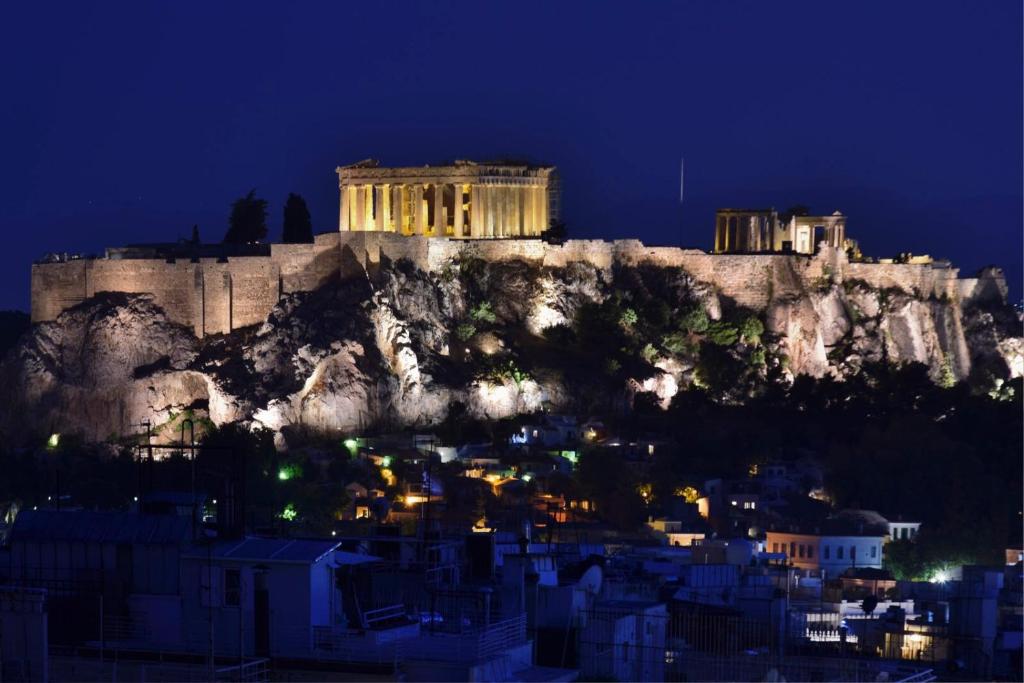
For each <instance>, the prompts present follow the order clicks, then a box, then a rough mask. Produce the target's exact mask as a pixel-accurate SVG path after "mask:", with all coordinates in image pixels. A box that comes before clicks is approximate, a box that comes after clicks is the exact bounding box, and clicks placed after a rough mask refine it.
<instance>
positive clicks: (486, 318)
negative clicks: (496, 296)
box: [469, 301, 498, 325]
mask: <svg viewBox="0 0 1024 683" xmlns="http://www.w3.org/2000/svg"><path fill="white" fill-rule="evenodd" d="M469 317H470V318H472V319H473V320H474V321H475V322H478V323H487V324H490V325H493V324H494V323H496V322H498V316H496V315H494V309H492V308H491V303H490V302H489V301H481V302H480V303H479V304H477V305H476V306H475V307H474V308H473V309H472V310H471V311H470V312H469Z"/></svg>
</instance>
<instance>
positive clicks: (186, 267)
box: [32, 232, 1005, 336]
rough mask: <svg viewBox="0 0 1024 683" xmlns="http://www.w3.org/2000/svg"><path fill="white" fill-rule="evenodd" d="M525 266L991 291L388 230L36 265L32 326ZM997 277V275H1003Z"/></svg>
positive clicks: (250, 304)
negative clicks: (221, 250)
mask: <svg viewBox="0 0 1024 683" xmlns="http://www.w3.org/2000/svg"><path fill="white" fill-rule="evenodd" d="M467 258H480V259H484V260H487V261H512V260H517V261H526V262H530V263H535V264H537V265H538V266H544V267H563V266H565V265H566V264H569V263H573V262H584V263H589V264H591V265H593V266H594V267H596V268H600V269H610V268H611V267H612V266H613V264H615V263H618V264H621V265H627V266H636V265H640V264H651V265H655V266H660V267H669V268H682V269H683V270H685V271H686V272H687V273H689V274H690V275H691V276H693V277H694V278H695V279H696V280H698V281H700V282H703V283H706V284H708V285H710V286H713V287H715V288H716V289H717V290H718V292H719V294H721V295H723V296H725V297H728V298H729V299H732V300H733V301H735V302H736V303H737V304H739V305H742V306H746V307H748V308H752V309H755V310H763V309H764V308H765V307H766V306H767V305H768V303H769V302H770V300H771V299H772V298H778V297H786V296H799V295H801V293H803V292H806V291H807V290H808V289H814V288H817V287H820V286H822V285H825V284H828V283H830V282H837V283H838V282H842V281H844V280H859V281H863V282H864V283H866V284H867V285H868V286H870V287H873V288H877V289H889V288H896V289H900V290H902V291H905V292H907V293H909V294H914V295H917V296H920V297H922V298H929V297H939V298H942V297H948V298H949V299H950V300H953V301H959V300H960V298H961V297H965V298H974V299H983V298H991V297H993V296H996V297H997V296H998V295H999V293H1000V292H1001V291H1005V283H1002V284H1003V288H1002V289H1000V288H999V284H1000V283H998V282H996V281H995V280H996V279H997V278H996V277H995V276H994V275H992V274H990V273H987V274H985V277H982V278H974V279H971V280H964V281H959V280H957V273H958V271H957V269H955V268H949V267H941V266H932V265H929V264H892V263H888V264H868V263H849V262H848V261H847V258H846V254H845V253H844V252H843V251H842V250H838V249H832V248H827V247H826V248H823V249H822V250H821V251H820V252H819V253H818V254H817V255H816V256H814V257H807V256H799V255H741V254H707V253H705V252H703V251H699V250H695V249H679V248H676V247H650V246H645V245H644V244H643V243H642V242H640V241H638V240H618V241H614V242H606V241H602V240H570V241H567V242H565V243H564V244H560V245H549V244H545V243H544V242H543V241H541V240H539V239H507V240H498V239H485V240H454V239H439V238H430V237H422V236H403V235H397V234H394V233H387V232H346V233H333V232H332V233H327V234H323V235H318V236H317V237H316V241H315V243H314V244H274V245H272V246H271V251H270V256H269V257H268V256H243V257H230V258H226V259H214V258H202V259H196V260H181V259H179V260H177V261H174V260H170V261H165V260H163V259H90V260H79V261H70V262H66V263H43V264H35V265H33V266H32V321H33V322H39V321H43V320H53V319H54V318H56V317H57V316H58V315H59V314H60V313H61V312H62V311H64V310H66V309H68V308H70V307H72V306H74V305H76V304H78V303H80V302H81V301H83V300H85V299H86V298H89V297H91V296H94V295H95V294H97V293H100V292H106V291H111V292H129V293H148V294H152V295H153V296H154V297H155V299H156V302H157V304H159V305H160V306H161V307H163V308H164V309H165V310H166V311H167V313H168V315H169V316H170V317H171V319H172V320H174V321H176V322H179V323H181V324H183V325H186V326H188V327H191V328H192V329H193V330H195V333H196V334H197V335H198V336H203V335H207V334H221V333H226V332H230V331H232V330H236V329H238V328H241V327H245V326H248V325H255V324H259V323H261V322H262V321H264V320H265V319H266V317H267V315H268V314H269V313H270V311H271V309H272V308H273V307H274V305H275V304H276V303H277V301H278V299H279V298H280V296H281V295H282V294H287V293H290V292H301V291H310V290H313V289H316V288H317V287H320V286H321V285H323V284H325V283H326V282H328V281H330V280H331V279H333V278H336V277H339V276H340V277H342V278H350V277H367V276H368V275H369V276H372V275H373V274H374V273H375V272H376V270H377V269H378V268H379V267H380V264H381V262H382V261H384V260H388V261H392V262H394V261H398V260H401V259H408V260H409V261H411V262H412V263H413V264H415V265H416V266H417V267H419V268H420V269H423V270H426V271H428V272H439V271H441V270H442V269H443V268H445V267H446V266H448V265H449V264H450V263H451V262H452V261H453V260H456V259H467ZM998 275H1000V276H1001V273H999V274H998Z"/></svg>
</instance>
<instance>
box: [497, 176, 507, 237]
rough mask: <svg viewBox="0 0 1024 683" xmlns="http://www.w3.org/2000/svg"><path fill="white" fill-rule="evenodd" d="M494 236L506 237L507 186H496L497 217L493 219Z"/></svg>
mask: <svg viewBox="0 0 1024 683" xmlns="http://www.w3.org/2000/svg"><path fill="white" fill-rule="evenodd" d="M494 223H495V225H494V236H495V237H508V188H507V187H505V186H501V187H499V188H498V218H497V220H495V222H494Z"/></svg>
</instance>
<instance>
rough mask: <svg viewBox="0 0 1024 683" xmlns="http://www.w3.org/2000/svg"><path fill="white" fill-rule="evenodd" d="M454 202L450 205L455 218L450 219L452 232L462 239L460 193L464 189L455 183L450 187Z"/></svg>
mask: <svg viewBox="0 0 1024 683" xmlns="http://www.w3.org/2000/svg"><path fill="white" fill-rule="evenodd" d="M452 189H453V191H454V192H453V196H454V198H455V199H454V201H453V203H452V211H454V212H455V216H453V217H452V226H453V228H452V229H453V231H454V232H455V236H456V237H462V236H463V235H462V207H463V195H462V191H463V190H464V189H465V188H464V186H463V185H462V183H455V184H454V185H453V186H452Z"/></svg>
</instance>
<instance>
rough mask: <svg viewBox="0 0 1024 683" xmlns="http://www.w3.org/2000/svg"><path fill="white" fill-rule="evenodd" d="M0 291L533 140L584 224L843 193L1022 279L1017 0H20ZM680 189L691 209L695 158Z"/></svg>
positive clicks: (666, 235)
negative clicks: (246, 208) (420, 167)
mask: <svg viewBox="0 0 1024 683" xmlns="http://www.w3.org/2000/svg"><path fill="white" fill-rule="evenodd" d="M2 12H3V14H2V20H0V59H2V67H0V87H2V90H0V131H2V132H0V136H2V165H0V188H2V189H0V228H2V230H3V236H4V239H5V241H6V244H5V249H4V262H3V264H4V268H3V269H2V270H0V308H21V309H27V308H28V304H29V301H28V297H29V265H30V263H31V262H32V261H33V260H34V259H37V258H39V257H41V256H42V255H43V254H45V253H46V252H51V251H53V252H56V251H71V252H83V253H100V252H101V251H102V248H103V247H104V246H107V245H118V244H123V243H127V242H145V241H168V240H174V239H176V238H177V237H187V236H189V235H190V233H191V227H192V225H193V224H195V223H198V224H199V227H200V233H201V235H202V237H203V239H204V241H219V240H220V239H221V237H222V236H223V234H224V230H225V228H226V220H227V214H228V207H229V204H230V203H231V201H232V200H233V199H235V198H236V197H238V196H240V195H242V194H245V192H247V191H248V190H249V189H251V188H255V189H256V191H257V193H258V194H259V195H261V196H263V197H265V198H266V199H268V200H269V202H270V217H269V224H270V227H271V237H272V238H274V239H276V238H277V237H278V236H279V235H280V225H281V211H282V206H283V203H284V199H285V198H286V196H287V193H288V192H298V193H300V194H302V195H304V196H305V197H306V198H307V200H308V201H309V204H310V209H311V211H312V214H313V220H314V225H315V229H316V230H317V231H320V232H322V231H326V230H330V229H336V228H337V184H336V177H335V175H334V168H335V167H336V166H337V165H339V164H346V163H351V162H354V161H357V160H360V159H363V158H366V157H374V158H377V159H380V160H381V161H382V162H383V163H384V164H385V165H399V164H421V163H430V162H439V161H442V160H446V159H454V158H468V159H480V160H482V159H488V158H496V157H502V156H515V157H527V158H531V159H534V160H536V161H543V162H550V163H553V164H555V165H557V166H558V167H559V169H560V172H561V176H562V184H563V218H564V219H565V220H566V222H567V224H568V227H569V231H570V234H571V235H572V236H576V237H602V238H623V237H638V238H640V239H642V240H644V241H645V242H648V243H652V244H684V245H687V246H696V247H701V248H705V249H709V248H710V247H711V243H712V230H713V219H714V210H715V208H716V207H718V206H743V207H757V206H770V205H773V206H775V207H777V208H779V209H784V208H786V207H787V206H790V205H794V204H805V205H807V206H809V207H810V208H811V209H812V210H813V211H814V212H816V213H831V212H832V211H834V210H836V209H840V210H842V211H843V212H844V213H846V214H847V215H848V217H849V222H848V228H847V234H848V235H850V236H853V237H856V238H858V239H859V240H860V243H861V247H862V249H863V250H864V252H865V253H866V254H870V255H875V256H891V255H893V254H895V253H896V252H899V251H913V252H915V253H928V254H932V255H933V256H945V257H950V258H952V259H953V260H954V261H955V262H956V263H957V264H958V265H959V266H961V269H962V272H963V273H969V272H973V271H974V270H975V269H977V268H978V267H980V266H983V265H986V264H990V263H995V264H999V265H1001V266H1003V267H1004V268H1005V269H1006V272H1007V275H1008V277H1009V279H1010V281H1011V288H1012V289H1011V296H1012V297H1013V298H1014V299H1015V300H1016V299H1019V297H1020V296H1021V287H1020V281H1021V277H1022V266H1021V261H1022V257H1021V254H1022V250H1024V247H1022V210H1021V206H1022V189H1021V188H1022V166H1021V158H1022V157H1021V151H1022V144H1024V141H1022V132H1021V128H1022V124H1021V121H1022V78H1021V70H1022V68H1021V53H1022V40H1021V25H1022V9H1021V2H1019V0H1005V1H1002V2H976V1H974V2H962V3H960V2H944V1H938V2H934V1H933V2H891V1H887V2H879V3H862V2H848V3H832V2H813V3H811V2H808V3H796V2H784V3H775V2H749V3H747V2H743V3H741V2H710V1H706V2H696V1H694V2H671V3H669V2H633V3H625V2H618V3H600V2H578V3H577V2H537V3H534V2H528V1H522V0H518V1H516V2H507V3H490V2H465V3H441V2H431V3H424V4H422V5H416V4H413V3H411V2H410V3H405V2H401V3H379V2H362V3H338V2H334V3H330V4H327V3H325V4H323V5H317V4H313V3H310V2H301V3H284V2H281V3H273V4H270V3H266V4H264V3H259V2H247V3H237V4H229V3H221V2H208V3H202V4H198V3H197V4H192V3H177V2H162V3H136V2H132V3H124V4H115V3H112V2H102V3H66V4H64V5H59V4H43V3H29V2H23V3H7V4H6V5H5V6H4V8H3V10H2ZM681 157H685V159H686V193H685V194H686V198H685V202H684V204H683V207H682V209H680V206H679V165H680V158H681Z"/></svg>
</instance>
